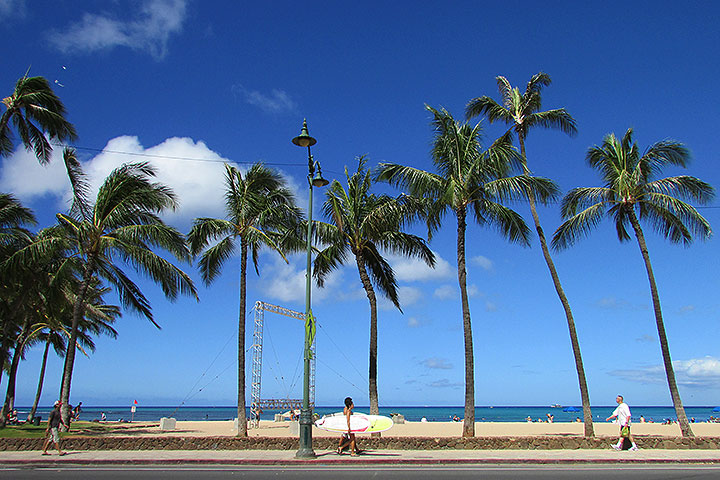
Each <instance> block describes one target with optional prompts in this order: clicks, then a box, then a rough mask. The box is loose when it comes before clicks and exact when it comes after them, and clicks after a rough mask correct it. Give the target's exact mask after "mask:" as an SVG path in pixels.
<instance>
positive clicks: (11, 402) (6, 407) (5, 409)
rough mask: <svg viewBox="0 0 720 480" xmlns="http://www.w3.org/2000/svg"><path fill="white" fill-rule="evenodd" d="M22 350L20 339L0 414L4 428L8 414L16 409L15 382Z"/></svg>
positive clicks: (11, 364)
mask: <svg viewBox="0 0 720 480" xmlns="http://www.w3.org/2000/svg"><path fill="white" fill-rule="evenodd" d="M22 348H23V347H22V343H21V340H20V339H18V344H17V346H16V347H15V352H14V353H13V357H12V362H11V363H10V371H9V372H8V385H7V392H6V393H5V402H4V403H3V406H2V413H0V415H2V418H0V425H2V426H5V424H6V420H7V415H8V413H10V412H11V411H12V410H13V408H15V381H16V379H17V370H18V365H20V357H21V354H20V353H21V352H22Z"/></svg>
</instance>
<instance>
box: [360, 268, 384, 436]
mask: <svg viewBox="0 0 720 480" xmlns="http://www.w3.org/2000/svg"><path fill="white" fill-rule="evenodd" d="M355 260H356V263H357V267H358V272H359V273H360V281H361V282H362V284H363V288H364V289H365V294H366V295H367V297H368V301H369V302H370V362H369V364H370V365H369V373H368V385H369V387H368V388H369V398H370V415H378V414H379V413H380V408H379V407H380V405H379V402H378V388H377V298H376V297H375V290H374V289H373V286H372V283H371V282H370V276H369V275H368V273H367V269H366V267H365V259H363V257H362V255H358V254H356V255H355ZM372 436H373V437H379V436H380V433H373V434H372Z"/></svg>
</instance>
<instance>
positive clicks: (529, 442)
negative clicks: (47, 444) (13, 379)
mask: <svg viewBox="0 0 720 480" xmlns="http://www.w3.org/2000/svg"><path fill="white" fill-rule="evenodd" d="M634 439H635V441H636V443H637V444H638V446H639V447H640V448H647V449H672V450H677V449H683V450H684V449H703V450H711V449H720V437H695V438H679V437H642V436H635V437H634ZM43 441H44V440H43V439H32V438H1V439H0V451H19V450H40V449H41V448H42V444H43ZM613 441H614V439H608V438H602V439H601V438H585V437H575V436H547V437H473V438H428V437H381V438H370V437H364V436H359V437H358V444H359V445H360V448H363V449H371V450H438V449H457V450H508V449H515V450H575V449H590V448H608V447H609V446H610V443H611V442H613ZM62 447H63V449H67V450H297V449H298V448H299V447H298V439H297V438H271V437H247V438H236V437H197V438H196V437H69V438H65V439H63V441H62ZM313 448H314V449H315V450H334V449H335V448H337V439H332V438H327V437H323V438H314V439H313Z"/></svg>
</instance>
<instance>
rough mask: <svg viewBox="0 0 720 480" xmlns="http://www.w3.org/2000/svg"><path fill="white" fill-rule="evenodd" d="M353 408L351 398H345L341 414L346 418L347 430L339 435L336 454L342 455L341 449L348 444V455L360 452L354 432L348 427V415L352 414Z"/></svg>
mask: <svg viewBox="0 0 720 480" xmlns="http://www.w3.org/2000/svg"><path fill="white" fill-rule="evenodd" d="M353 408H355V405H354V404H353V401H352V398H350V397H347V398H345V408H343V414H344V415H345V418H347V426H348V431H347V433H343V434H342V437H340V442H339V443H338V448H337V454H338V455H342V452H343V450H344V449H345V448H346V447H348V446H349V447H350V455H357V454H358V453H361V452H362V450H360V449H358V448H357V444H356V442H355V434H354V433H353V432H352V430H351V429H350V416H351V415H352V410H353Z"/></svg>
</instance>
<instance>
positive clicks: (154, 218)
mask: <svg viewBox="0 0 720 480" xmlns="http://www.w3.org/2000/svg"><path fill="white" fill-rule="evenodd" d="M64 160H65V163H66V166H67V168H68V174H69V176H70V180H71V184H72V186H73V194H74V195H73V207H72V209H71V210H70V213H68V214H58V215H57V219H58V225H57V226H56V227H54V232H53V233H54V235H47V236H46V237H44V238H42V239H38V240H37V241H36V242H34V243H33V244H32V245H30V246H29V247H27V248H25V249H22V250H21V251H20V252H18V253H16V254H15V255H13V256H11V257H10V259H9V260H8V262H9V264H10V265H11V267H12V268H18V266H19V265H22V264H23V263H32V262H33V261H37V260H39V259H41V258H45V257H47V256H48V254H49V253H52V252H54V254H56V255H60V256H61V258H63V262H62V264H61V265H60V267H59V268H58V272H60V273H58V274H63V273H64V272H68V271H71V272H73V273H74V274H76V275H77V276H78V281H79V287H78V289H77V292H76V296H75V299H74V304H73V311H72V326H71V329H70V339H69V340H68V348H67V353H66V356H65V365H64V369H63V381H62V387H61V394H60V400H61V401H62V403H63V408H62V415H63V419H64V420H65V422H66V424H67V420H68V418H69V415H70V409H69V407H68V400H69V398H70V386H71V382H72V371H73V365H74V362H75V351H76V345H77V340H78V335H79V333H80V327H81V324H82V321H83V318H85V312H86V303H87V299H88V295H89V292H90V289H91V288H92V286H93V284H94V282H96V281H97V280H96V277H97V278H99V279H101V280H102V281H104V282H107V283H108V284H109V285H110V286H112V287H113V288H114V289H115V291H116V292H117V294H118V297H119V299H120V302H121V304H122V306H123V307H125V308H128V309H131V310H134V311H136V312H138V313H140V314H141V315H143V316H145V317H146V318H147V319H148V320H149V321H150V322H152V324H153V325H155V326H156V327H158V328H160V326H159V325H158V324H157V323H156V322H155V320H154V319H153V315H152V307H151V305H150V302H149V301H148V299H147V298H146V297H145V296H144V295H143V293H142V291H141V290H140V288H139V287H138V286H137V285H136V284H135V283H134V282H133V281H132V280H131V279H130V278H129V277H128V276H127V274H126V273H125V272H124V271H123V268H122V267H123V266H124V265H132V266H133V267H134V269H135V270H136V271H138V272H141V273H142V274H144V275H145V276H147V277H148V278H149V279H151V280H152V281H153V282H155V283H157V284H159V285H160V287H161V288H162V291H163V293H164V294H165V296H166V297H167V298H169V299H170V300H174V299H175V298H177V296H178V294H179V293H182V294H185V295H191V296H193V297H195V298H196V299H197V292H196V290H195V286H194V285H193V282H192V280H191V279H190V277H189V276H188V275H187V274H186V273H185V272H183V271H182V270H180V268H178V267H177V266H175V265H173V264H172V263H171V262H170V261H168V260H166V259H165V258H163V257H162V256H161V255H159V254H157V253H156V252H155V251H154V249H156V248H159V249H163V250H165V251H167V252H168V253H170V254H171V255H173V256H174V257H175V258H177V259H179V260H182V261H186V260H189V259H190V252H189V249H188V246H187V245H186V243H185V239H184V237H183V236H182V235H181V234H180V233H179V232H178V231H177V230H176V229H174V228H172V227H170V226H168V225H166V224H165V223H164V222H163V221H162V220H161V219H160V217H159V214H160V213H162V212H163V211H165V210H166V209H174V208H175V207H176V206H177V201H176V199H175V195H174V194H173V192H172V191H171V190H170V189H169V188H168V187H166V186H164V185H162V184H159V183H154V182H153V181H152V179H153V177H154V176H155V171H154V169H153V168H152V167H151V166H150V165H149V164H147V163H145V162H143V163H131V164H125V165H122V166H120V167H118V168H116V169H115V170H113V171H112V172H111V173H110V175H109V176H108V177H107V178H106V179H105V180H104V182H103V184H102V185H101V186H100V189H99V191H98V193H97V196H96V199H95V201H94V202H91V201H90V200H89V197H88V190H87V182H86V181H85V177H84V173H83V172H82V169H81V167H80V164H79V162H78V161H77V158H76V157H75V153H74V151H73V150H71V149H66V150H65V154H64Z"/></svg>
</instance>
